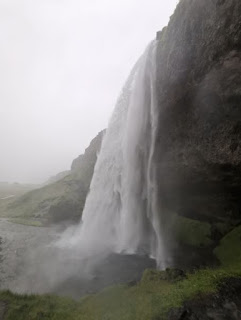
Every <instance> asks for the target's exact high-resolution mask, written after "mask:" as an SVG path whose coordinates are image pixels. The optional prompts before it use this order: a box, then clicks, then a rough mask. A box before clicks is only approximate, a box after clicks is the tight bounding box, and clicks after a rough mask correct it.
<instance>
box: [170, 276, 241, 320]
mask: <svg viewBox="0 0 241 320" xmlns="http://www.w3.org/2000/svg"><path fill="white" fill-rule="evenodd" d="M207 319H209V320H240V319H241V279H236V278H231V279H228V280H226V281H225V283H224V284H223V285H221V286H220V289H219V292H218V293H217V294H213V295H207V296H200V297H198V298H196V299H194V300H191V301H188V302H186V303H184V306H183V307H182V308H179V309H173V310H171V311H170V312H169V314H168V320H207Z"/></svg>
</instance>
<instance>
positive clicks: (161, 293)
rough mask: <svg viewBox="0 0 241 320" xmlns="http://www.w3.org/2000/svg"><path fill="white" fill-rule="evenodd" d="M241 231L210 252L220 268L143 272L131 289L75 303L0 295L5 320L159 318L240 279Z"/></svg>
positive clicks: (47, 297) (54, 298)
mask: <svg viewBox="0 0 241 320" xmlns="http://www.w3.org/2000/svg"><path fill="white" fill-rule="evenodd" d="M240 239H241V227H237V228H236V229H234V230H233V231H231V232H230V233H229V234H228V235H226V236H225V237H224V238H223V240H222V241H221V242H220V245H219V246H218V248H217V249H216V250H215V254H216V255H217V257H218V258H219V259H220V261H221V263H222V265H221V266H220V267H219V268H216V269H208V268H207V269H201V270H197V271H196V272H194V273H188V274H187V275H186V278H184V279H181V280H180V278H179V279H176V280H175V279H170V280H168V279H169V277H170V273H171V270H169V271H166V272H163V271H157V270H146V271H145V272H144V274H143V277H142V280H141V281H140V282H139V283H138V284H137V285H135V286H128V285H121V286H114V287H111V288H107V289H105V290H103V291H102V292H100V293H99V294H95V295H91V296H86V297H84V298H82V299H80V300H79V301H73V300H71V299H68V298H61V297H57V296H52V295H42V296H35V295H33V296H26V295H23V296H21V295H15V294H12V293H10V292H2V293H0V301H5V302H6V303H7V306H8V307H7V309H8V310H7V313H6V315H5V318H4V320H15V319H18V320H161V319H165V318H166V315H167V312H168V311H169V310H170V309H171V308H176V307H180V306H182V304H183V302H184V301H187V300H190V299H193V298H195V297H197V296H200V295H201V296H203V295H208V294H212V293H215V292H217V290H218V287H219V285H220V283H222V282H223V281H224V280H225V279H227V278H230V277H241V254H240V248H241V246H240V241H241V240H240Z"/></svg>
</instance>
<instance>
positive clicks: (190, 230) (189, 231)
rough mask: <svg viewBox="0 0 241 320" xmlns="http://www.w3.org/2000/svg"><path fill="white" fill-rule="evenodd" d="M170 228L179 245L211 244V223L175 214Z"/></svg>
mask: <svg viewBox="0 0 241 320" xmlns="http://www.w3.org/2000/svg"><path fill="white" fill-rule="evenodd" d="M171 228H172V234H173V237H174V240H175V241H176V242H177V243H178V244H180V245H188V246H192V247H206V246H210V245H211V244H212V240H211V225H210V224H209V223H207V222H202V221H199V220H194V219H189V218H185V217H182V216H177V215H175V216H174V218H173V222H172V226H171Z"/></svg>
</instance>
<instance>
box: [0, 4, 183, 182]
mask: <svg viewBox="0 0 241 320" xmlns="http://www.w3.org/2000/svg"><path fill="white" fill-rule="evenodd" d="M176 3H177V0H171V1H168V3H167V2H166V1H155V0H151V1H136V0H135V1H121V2H115V1H110V0H105V1H101V2H99V1H94V0H91V1H88V2H82V1H81V2H80V1H77V0H71V1H67V0H62V1H55V0H44V1H32V0H25V1H24V0H23V1H17V0H11V1H9V0H8V1H7V0H1V1H0V27H1V30H2V31H1V33H0V52H1V59H0V70H1V72H0V105H1V108H0V145H1V159H0V181H9V182H15V181H17V182H24V183H42V182H44V181H46V180H47V179H48V177H49V176H52V175H54V174H56V173H58V172H60V171H63V170H66V169H69V167H70V164H71V162H72V160H73V159H74V158H75V157H76V156H78V155H79V154H80V153H82V152H83V151H84V149H85V148H86V147H87V146H88V144H89V142H90V140H91V139H92V138H93V137H94V136H95V135H96V134H97V133H98V132H99V131H100V130H102V129H104V128H105V127H106V126H107V123H108V120H109V118H110V115H111V112H112V110H113V108H114V105H115V101H116V99H117V97H118V94H119V92H120V89H121V87H122V85H123V83H124V81H125V79H126V77H127V75H128V73H129V72H130V70H131V68H132V66H133V64H134V63H135V62H136V60H137V58H138V57H139V55H140V53H141V52H143V50H144V48H145V47H146V44H147V43H148V42H150V40H151V39H153V38H154V37H155V34H156V31H158V30H160V29H161V28H162V27H163V26H164V25H166V24H167V22H168V20H169V16H170V15H171V14H172V12H173V10H174V8H175V6H176Z"/></svg>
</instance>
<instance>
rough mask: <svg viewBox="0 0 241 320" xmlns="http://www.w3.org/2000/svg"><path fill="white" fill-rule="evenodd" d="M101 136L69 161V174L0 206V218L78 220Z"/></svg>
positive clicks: (48, 220)
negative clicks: (82, 152) (2, 206)
mask: <svg viewBox="0 0 241 320" xmlns="http://www.w3.org/2000/svg"><path fill="white" fill-rule="evenodd" d="M103 134H104V131H101V132H100V133H99V134H98V135H97V136H96V137H95V138H94V139H93V140H92V141H91V143H90V145H89V147H88V148H87V149H86V150H85V153H84V154H83V155H80V156H79V157H78V158H77V159H75V160H74V161H73V163H72V166H71V170H70V171H68V172H64V173H60V174H59V175H57V176H55V177H54V178H52V181H53V182H52V183H50V184H48V185H45V186H43V187H41V188H38V189H36V190H32V191H30V192H27V193H25V194H24V195H23V196H21V197H19V198H17V199H16V200H15V201H12V202H10V203H9V204H8V206H7V207H5V208H2V209H1V207H0V215H1V216H7V217H34V218H43V219H44V220H46V221H47V222H50V223H51V222H53V223H55V222H60V221H64V220H71V221H76V220H79V219H80V217H81V214H82V210H83V208H84V204H85V199H86V196H87V193H88V191H89V186H90V182H91V179H92V175H93V172H94V166H95V163H96V159H97V154H98V152H99V150H100V146H101V142H102V138H103ZM61 175H62V177H61ZM58 177H59V178H60V179H58ZM56 179H57V181H56ZM54 180H55V181H54ZM50 181H51V180H50ZM50 181H49V182H50Z"/></svg>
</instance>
